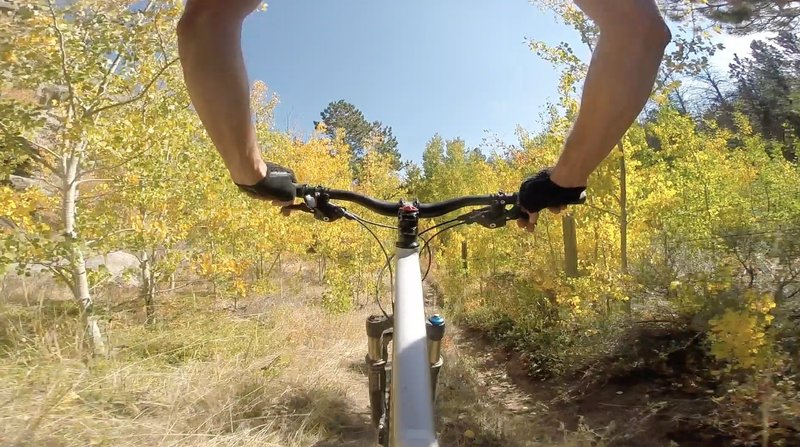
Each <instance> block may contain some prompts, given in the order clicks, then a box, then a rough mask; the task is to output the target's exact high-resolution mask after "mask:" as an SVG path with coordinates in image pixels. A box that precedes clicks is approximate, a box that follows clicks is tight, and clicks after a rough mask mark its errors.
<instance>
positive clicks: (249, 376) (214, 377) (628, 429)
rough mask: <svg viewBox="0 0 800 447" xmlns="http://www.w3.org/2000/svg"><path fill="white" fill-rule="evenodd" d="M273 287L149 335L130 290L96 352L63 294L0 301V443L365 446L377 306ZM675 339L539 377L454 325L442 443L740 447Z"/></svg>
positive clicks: (164, 315)
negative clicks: (82, 340)
mask: <svg viewBox="0 0 800 447" xmlns="http://www.w3.org/2000/svg"><path fill="white" fill-rule="evenodd" d="M306 284H307V283H306ZM284 293H286V296H293V297H294V298H293V299H291V300H289V299H285V298H284V299H283V300H281V299H278V297H276V296H270V297H265V298H260V299H252V300H244V301H240V302H238V303H236V305H235V307H234V303H232V302H225V301H219V300H211V299H210V298H207V297H202V296H200V295H198V294H194V295H181V296H172V297H169V298H168V299H167V298H165V299H163V300H162V301H161V303H160V306H159V309H158V312H159V316H160V321H159V323H158V324H156V325H155V326H153V327H151V328H144V327H143V325H142V324H141V323H142V320H143V315H142V312H141V308H140V307H141V306H140V305H139V304H138V301H137V300H136V299H135V296H133V297H132V298H131V299H129V300H125V299H123V298H121V297H120V296H119V295H113V297H112V296H109V297H108V298H107V299H106V302H105V303H101V305H104V306H106V314H107V317H108V322H107V324H106V328H107V331H108V335H109V337H110V340H111V343H110V346H109V351H108V354H107V356H106V357H105V358H99V359H98V358H95V359H85V358H84V359H81V358H80V356H78V355H77V354H76V352H73V350H74V340H75V332H76V331H75V328H76V324H74V323H73V324H69V323H68V322H69V321H70V320H69V319H70V318H74V317H75V315H74V311H72V310H70V309H72V308H73V307H74V306H71V305H70V303H69V301H62V300H47V301H42V302H39V303H37V302H36V301H37V300H33V301H31V300H27V303H26V302H25V301H24V300H22V299H20V298H19V296H17V295H15V294H14V293H4V294H2V299H0V323H2V325H0V348H4V349H2V351H0V352H2V354H0V383H3V384H4V386H3V387H0V445H3V446H14V447H22V446H52V447H57V446H89V445H91V446H133V445H137V446H140V445H148V446H150V445H152V446H201V447H210V446H255V445H258V446H288V447H294V446H314V447H333V446H349V447H359V446H373V445H374V443H373V442H374V439H375V433H374V430H373V429H372V427H371V424H370V421H369V407H368V398H367V389H366V384H367V377H366V375H365V367H364V363H363V362H364V354H365V349H366V338H365V330H364V326H365V323H364V321H365V318H366V317H367V315H368V314H369V312H370V311H377V309H373V308H372V307H373V306H367V307H366V308H363V309H361V310H357V311H353V312H350V313H346V314H342V315H330V314H328V313H326V312H324V311H323V310H321V309H320V308H319V306H318V304H317V302H318V299H319V298H318V297H319V293H320V289H318V288H315V287H305V288H304V289H302V290H301V289H296V290H286V291H285V292H284ZM684 335H685V340H683V341H685V343H683V341H681V340H677V341H678V342H679V343H682V344H681V346H682V349H683V351H681V350H675V349H673V350H672V351H671V352H669V353H668V354H667V355H655V356H654V355H650V356H649V357H650V358H649V359H648V355H647V354H646V352H661V353H663V352H664V351H663V350H662V351H660V350H659V346H658V343H663V342H664V341H665V340H666V339H667V338H669V339H670V346H675V341H676V340H675V339H674V338H675V336H676V334H664V333H658V332H657V331H655V332H650V333H647V334H645V333H640V334H638V336H637V338H635V339H632V340H631V346H630V347H631V350H632V351H631V352H634V354H635V355H634V356H633V357H631V358H634V357H636V358H637V359H638V360H637V361H630V359H626V358H623V357H624V356H619V357H617V358H615V359H613V361H612V360H609V361H607V362H603V363H598V364H596V365H594V366H593V367H592V368H590V369H588V370H585V371H582V372H581V373H580V374H574V375H573V376H571V377H562V378H557V379H548V380H534V379H532V378H531V377H529V376H528V374H527V371H528V368H527V366H526V364H525V360H524V358H523V357H522V356H520V355H518V354H516V353H514V352H511V351H508V350H506V349H504V348H502V347H501V346H498V345H495V344H493V343H492V342H490V341H488V339H487V338H486V337H485V336H484V335H483V334H481V333H477V332H474V331H471V330H468V329H461V328H457V327H455V326H454V325H452V324H451V325H450V326H449V327H448V331H447V335H446V338H445V340H444V343H443V346H444V350H445V358H446V363H445V366H444V369H443V372H442V374H441V376H440V384H439V391H440V392H439V395H438V398H437V414H438V415H437V419H438V420H437V427H438V429H439V431H440V438H441V441H440V445H442V446H444V447H448V446H481V447H500V446H507V447H518V446H561V447H567V446H571V447H583V446H587V447H588V446H654V447H661V446H664V447H668V446H669V447H675V446H681V447H695V446H726V445H748V444H747V443H740V444H734V443H733V441H732V440H731V439H730V438H728V437H726V436H725V435H724V434H723V432H722V431H720V430H717V429H715V428H714V423H713V419H714V417H715V414H717V403H716V401H715V396H717V395H718V394H719V392H718V391H719V390H718V388H719V386H720V385H719V384H718V383H716V381H715V380H714V379H713V377H712V376H710V375H708V374H703V373H702V370H703V368H702V367H701V366H698V365H694V366H692V365H693V363H692V362H693V361H694V360H693V358H694V354H693V353H692V352H691V350H692V349H693V348H692V346H694V344H693V341H694V338H692V337H691V336H690V335H688V334H684ZM678 336H679V337H680V336H681V335H680V334H678ZM71 340H72V341H71ZM70 343H72V345H71V344H70ZM750 445H757V444H755V443H752V444H750ZM785 445H793V444H791V443H788V444H785ZM794 445H800V444H794Z"/></svg>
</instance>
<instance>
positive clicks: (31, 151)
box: [0, 123, 59, 176]
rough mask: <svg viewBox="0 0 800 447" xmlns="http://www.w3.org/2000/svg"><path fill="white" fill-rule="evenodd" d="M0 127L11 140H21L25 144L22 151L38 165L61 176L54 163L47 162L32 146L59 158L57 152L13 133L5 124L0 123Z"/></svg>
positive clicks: (22, 145)
mask: <svg viewBox="0 0 800 447" xmlns="http://www.w3.org/2000/svg"><path fill="white" fill-rule="evenodd" d="M0 127H2V129H3V133H5V134H6V135H7V136H8V137H9V138H17V139H19V140H21V141H22V143H23V144H21V145H20V147H22V150H24V151H25V153H27V154H28V155H30V156H31V157H33V158H34V159H35V161H36V162H37V163H40V164H41V165H42V166H44V167H45V168H47V169H49V170H50V171H51V172H52V173H53V174H55V175H57V176H58V175H59V174H58V173H59V170H57V169H56V167H55V166H54V165H53V164H52V163H50V162H49V161H47V160H45V159H44V157H42V156H41V155H40V154H38V153H37V152H36V151H35V150H34V149H33V148H32V147H31V146H33V147H35V148H36V149H39V150H42V151H44V152H47V153H48V154H50V155H52V156H53V157H55V158H59V156H58V155H57V154H56V152H55V151H53V150H52V149H50V148H47V147H45V146H42V145H41V144H39V143H36V142H35V141H33V140H30V139H28V138H25V137H23V136H22V135H19V134H15V133H13V132H11V130H10V129H9V128H8V126H6V125H5V124H3V123H0Z"/></svg>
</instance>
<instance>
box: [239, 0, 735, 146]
mask: <svg viewBox="0 0 800 447" xmlns="http://www.w3.org/2000/svg"><path fill="white" fill-rule="evenodd" d="M526 38H534V39H540V40H545V41H547V42H550V43H558V42H561V41H566V42H569V43H572V44H573V46H574V47H575V48H577V49H579V51H580V52H579V54H580V55H582V56H584V57H588V52H587V51H586V50H585V49H584V48H583V46H582V44H580V42H579V39H578V36H577V33H576V32H575V31H573V30H572V29H571V28H568V27H566V26H564V25H561V24H559V23H556V20H555V19H554V18H553V17H552V15H550V14H549V13H544V12H542V11H541V10H540V9H539V8H537V7H536V6H534V5H532V4H530V3H529V2H528V1H527V0H493V1H486V0H436V1H426V0H405V1H387V0H372V1H367V0H335V1H333V0H327V1H322V0H316V1H311V0H272V1H271V2H269V8H268V11H267V12H265V13H255V14H252V15H251V16H250V17H249V18H248V19H247V21H246V22H245V27H244V30H243V43H244V53H245V61H246V64H247V68H248V72H249V75H250V78H251V79H252V80H255V79H260V80H263V81H265V82H266V83H267V85H268V86H269V87H270V89H271V90H273V91H275V92H277V93H278V95H279V96H280V100H281V103H280V105H279V106H278V109H277V110H276V117H275V118H276V119H275V122H276V127H278V128H279V129H282V130H287V129H288V130H291V131H294V132H299V133H302V134H308V133H309V132H310V131H311V129H312V126H313V124H312V122H313V121H314V120H318V119H319V113H320V112H321V111H322V110H323V109H324V108H325V106H326V105H327V104H328V103H329V102H331V101H335V100H338V99H345V100H347V101H349V102H351V103H353V104H355V105H356V106H357V107H358V108H360V109H361V110H362V111H363V112H364V114H365V116H366V117H367V119H368V120H371V121H372V120H380V121H382V122H383V123H384V124H388V125H390V126H392V129H393V132H394V135H395V137H396V138H397V140H398V142H399V149H400V152H401V154H402V155H403V157H404V158H405V159H411V160H416V161H418V160H420V158H421V154H422V150H423V149H424V147H425V143H426V142H427V141H428V140H429V139H430V138H431V137H432V136H433V135H434V134H435V133H439V134H440V135H442V136H443V137H445V138H454V137H461V138H463V139H465V140H466V142H467V145H468V146H470V147H473V146H478V145H479V144H481V141H482V140H483V138H485V137H486V136H487V135H490V134H491V135H496V136H498V137H499V138H500V139H502V140H504V141H506V142H511V143H513V142H515V141H516V138H515V135H514V131H515V129H516V126H517V125H522V126H523V127H525V128H528V129H537V128H539V124H538V123H539V121H540V114H541V113H542V111H543V106H544V104H545V103H546V102H547V101H548V99H550V98H554V97H555V96H556V82H557V73H556V72H555V71H554V70H553V68H552V67H551V66H550V65H549V64H548V63H546V62H544V61H542V60H540V59H538V58H537V57H536V56H535V55H534V54H533V53H532V52H531V51H530V50H529V49H528V47H527V45H526V44H525V39H526ZM737 44H739V46H741V45H742V43H741V42H737ZM744 45H745V47H746V43H744ZM720 62H721V63H722V64H723V65H724V61H723V60H720ZM487 131H488V132H489V133H487Z"/></svg>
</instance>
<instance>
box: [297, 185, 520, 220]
mask: <svg viewBox="0 0 800 447" xmlns="http://www.w3.org/2000/svg"><path fill="white" fill-rule="evenodd" d="M296 195H297V197H301V198H304V199H305V200H306V205H308V206H309V207H311V208H314V206H311V205H310V204H308V201H309V199H311V200H314V201H317V200H320V199H321V200H323V201H326V202H327V201H328V200H343V201H346V202H352V203H357V204H359V205H361V206H363V207H365V208H367V209H369V210H372V211H374V212H376V213H378V214H381V215H383V216H397V215H398V213H399V212H400V209H401V208H402V207H403V206H406V205H408V204H407V203H403V202H402V201H398V202H388V201H385V200H378V199H373V198H372V197H368V196H365V195H363V194H359V193H357V192H353V191H343V190H338V189H329V188H325V187H322V186H310V185H296ZM516 203H517V195H516V194H514V193H512V194H505V193H503V192H500V193H498V194H489V195H481V196H464V197H456V198H453V199H449V200H444V201H441V202H435V203H414V204H413V205H414V207H416V208H417V210H419V211H418V213H419V214H418V215H419V217H425V218H431V217H439V216H443V215H445V214H447V213H450V212H453V211H456V210H458V209H461V208H465V207H468V206H487V205H501V206H505V205H516ZM301 206H302V205H301ZM288 208H289V209H299V208H297V206H295V205H290V206H289V207H288ZM517 212H518V210H517Z"/></svg>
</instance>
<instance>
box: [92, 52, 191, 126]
mask: <svg viewBox="0 0 800 447" xmlns="http://www.w3.org/2000/svg"><path fill="white" fill-rule="evenodd" d="M176 62H178V58H177V57H176V58H175V59H172V60H171V61H169V62H167V64H166V65H164V66H163V67H161V69H160V70H158V72H157V73H156V74H155V75H154V76H153V78H152V79H150V81H149V82H148V83H147V84H146V85H145V86H144V88H143V89H142V91H141V92H139V94H138V95H135V96H132V97H130V98H128V99H126V100H123V101H120V102H115V103H113V104H109V105H106V106H103V107H99V108H96V109H91V110H88V111H87V112H86V116H92V115H96V114H98V113H100V112H103V111H106V110H109V109H113V108H115V107H122V106H124V105H127V104H130V103H132V102H136V101H138V100H140V99H142V98H143V97H144V95H145V94H146V93H147V91H148V90H150V87H152V86H153V84H155V83H156V81H157V80H158V78H160V77H161V75H162V74H163V73H164V72H165V71H167V69H168V68H169V67H171V66H172V65H173V64H175V63H176Z"/></svg>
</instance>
